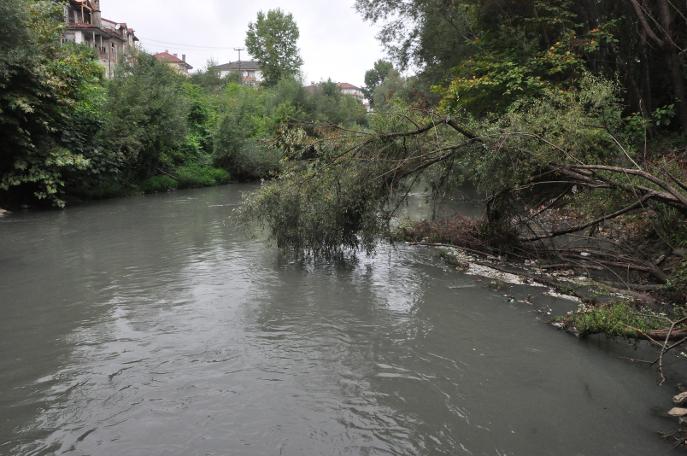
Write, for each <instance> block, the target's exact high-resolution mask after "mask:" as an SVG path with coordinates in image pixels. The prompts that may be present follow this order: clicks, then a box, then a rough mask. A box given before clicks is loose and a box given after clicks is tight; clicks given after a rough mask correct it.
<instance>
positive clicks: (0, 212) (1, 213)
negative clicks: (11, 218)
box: [0, 207, 10, 217]
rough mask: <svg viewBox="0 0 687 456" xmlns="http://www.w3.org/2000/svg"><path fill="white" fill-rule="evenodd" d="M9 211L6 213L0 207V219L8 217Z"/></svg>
mask: <svg viewBox="0 0 687 456" xmlns="http://www.w3.org/2000/svg"><path fill="white" fill-rule="evenodd" d="M9 213H10V212H9V211H6V210H5V209H3V208H1V207H0V217H3V216H5V215H9Z"/></svg>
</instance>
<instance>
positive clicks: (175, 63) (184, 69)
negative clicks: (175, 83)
mask: <svg viewBox="0 0 687 456" xmlns="http://www.w3.org/2000/svg"><path fill="white" fill-rule="evenodd" d="M153 57H155V59H156V60H157V61H158V62H162V63H166V64H167V65H168V66H169V67H170V68H172V69H174V71H176V72H177V73H179V74H183V75H184V76H188V72H189V70H192V69H193V67H192V66H191V65H189V64H188V63H186V54H181V58H179V56H178V55H177V54H170V53H169V51H165V52H158V53H157V54H155V55H154V56H153Z"/></svg>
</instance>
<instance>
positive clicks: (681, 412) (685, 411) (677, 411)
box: [668, 407, 687, 418]
mask: <svg viewBox="0 0 687 456" xmlns="http://www.w3.org/2000/svg"><path fill="white" fill-rule="evenodd" d="M668 415H670V416H674V417H678V418H682V417H683V416H687V408H680V407H675V408H674V409H671V410H670V411H669V412H668Z"/></svg>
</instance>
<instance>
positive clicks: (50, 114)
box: [0, 0, 366, 207]
mask: <svg viewBox="0 0 687 456" xmlns="http://www.w3.org/2000/svg"><path fill="white" fill-rule="evenodd" d="M62 14H63V9H62V4H61V2H59V1H57V2H56V1H52V0H36V1H31V2H23V1H20V0H8V1H6V2H2V4H1V5H0V206H1V207H16V206H20V205H29V206H36V205H45V206H57V207H64V206H65V205H66V204H67V203H68V202H70V201H78V200H83V199H97V198H107V197H113V196H118V195H127V194H132V193H137V192H145V193H155V192H166V191H170V190H176V189H184V188H194V187H203V186H211V185H220V184H225V183H227V182H229V181H230V178H233V179H238V180H256V179H263V178H270V177H274V176H276V175H277V174H278V173H279V171H280V169H281V166H282V158H283V151H282V149H280V148H279V147H278V146H277V145H276V143H275V141H274V138H275V136H276V135H277V134H278V133H279V132H281V131H283V130H285V129H287V126H288V125H292V124H297V123H303V124H305V123H307V122H310V121H312V120H313V119H316V120H318V121H322V122H326V123H328V124H331V125H346V126H352V125H354V124H361V125H363V124H364V123H365V122H366V117H365V109H364V108H363V106H362V105H361V104H360V103H359V102H358V101H356V100H355V99H354V98H353V97H350V96H344V95H342V94H341V92H340V91H339V89H338V88H336V86H335V85H334V84H327V85H325V86H323V88H322V90H317V91H315V93H310V92H306V91H305V90H304V89H303V84H302V82H301V81H300V80H299V79H298V76H299V75H298V70H299V68H300V66H301V63H302V62H301V59H300V57H299V56H298V49H297V47H296V41H297V39H298V28H297V27H296V24H295V21H294V19H293V17H292V16H291V15H290V14H286V13H283V12H281V11H279V10H277V11H269V12H268V13H267V14H262V13H261V14H260V15H258V19H257V22H256V23H255V24H251V25H250V26H249V32H248V36H247V43H249V47H250V48H251V50H252V52H253V53H254V55H255V57H256V58H258V60H260V61H261V63H262V65H263V69H264V72H265V77H266V81H265V84H264V85H261V86H244V85H241V84H240V83H239V81H240V78H239V77H238V75H237V74H232V75H229V76H228V77H226V78H221V77H220V75H219V74H218V72H217V71H216V70H214V69H213V68H212V67H214V66H215V65H214V64H213V63H212V62H209V63H208V69H207V70H205V71H201V72H198V73H196V74H194V75H192V76H191V77H188V78H187V77H184V76H181V75H179V74H177V73H176V72H175V71H173V70H172V69H170V68H169V67H167V66H166V65H165V64H162V63H160V62H158V61H157V60H155V59H154V58H153V57H152V56H150V55H147V54H145V53H143V52H137V53H135V54H134V55H131V56H127V57H126V58H124V59H123V60H122V61H121V62H120V64H119V65H118V68H117V71H116V75H115V77H114V79H112V80H109V81H107V80H105V79H104V78H103V69H102V68H101V66H100V64H99V63H98V61H97V59H96V56H95V54H94V52H93V50H92V49H90V48H87V47H83V46H76V45H67V44H62V43H61V34H62V31H63V26H64V20H63V17H62ZM310 131H311V133H313V134H316V132H315V131H314V129H312V128H311V129H310Z"/></svg>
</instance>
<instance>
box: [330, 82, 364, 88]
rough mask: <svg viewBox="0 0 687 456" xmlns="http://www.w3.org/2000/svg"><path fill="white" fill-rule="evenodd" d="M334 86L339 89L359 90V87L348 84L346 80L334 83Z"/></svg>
mask: <svg viewBox="0 0 687 456" xmlns="http://www.w3.org/2000/svg"><path fill="white" fill-rule="evenodd" d="M336 86H337V87H338V88H340V89H341V90H360V87H356V86H354V85H353V84H349V83H347V82H339V83H337V84H336Z"/></svg>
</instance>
